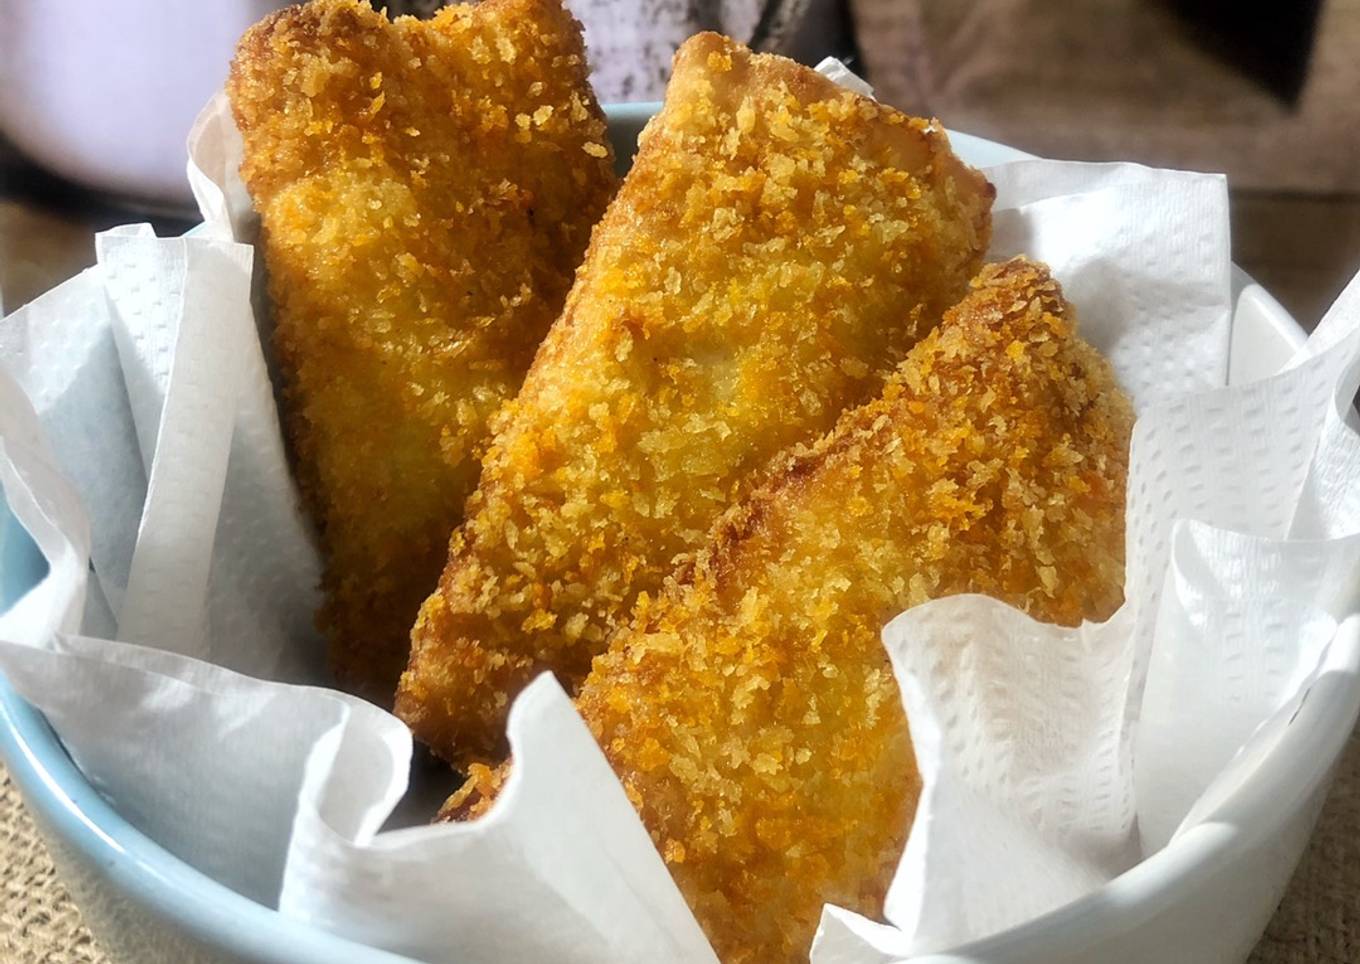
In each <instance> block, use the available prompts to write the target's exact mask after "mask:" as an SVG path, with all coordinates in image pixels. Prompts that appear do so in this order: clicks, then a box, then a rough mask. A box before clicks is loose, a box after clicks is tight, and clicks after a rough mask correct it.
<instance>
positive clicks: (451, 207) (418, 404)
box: [228, 0, 616, 702]
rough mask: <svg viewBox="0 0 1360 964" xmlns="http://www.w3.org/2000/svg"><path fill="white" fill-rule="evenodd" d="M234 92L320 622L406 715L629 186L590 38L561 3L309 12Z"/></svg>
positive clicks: (285, 24) (295, 14)
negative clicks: (595, 242)
mask: <svg viewBox="0 0 1360 964" xmlns="http://www.w3.org/2000/svg"><path fill="white" fill-rule="evenodd" d="M228 91H229V93H230V96H231V102H232V107H233V110H234V112H235V115H236V122H237V125H238V126H239V127H240V129H241V132H242V135H243V137H244V141H245V160H244V163H243V164H242V166H241V173H242V176H243V178H244V179H245V182H246V184H247V186H248V187H249V189H250V193H251V196H252V198H253V199H254V203H255V207H256V208H257V210H258V211H259V212H260V215H261V220H262V223H263V248H264V255H265V262H266V265H267V268H268V273H269V293H270V296H271V299H272V302H273V307H274V316H275V319H276V322H277V327H276V330H275V334H274V347H275V349H276V352H277V356H278V361H279V365H280V367H281V369H282V374H283V380H284V386H285V395H286V402H287V405H286V412H285V418H286V423H287V427H288V432H289V437H290V441H291V443H292V445H293V448H294V450H295V455H296V461H297V474H298V477H299V479H300V481H301V484H302V487H303V491H304V494H305V496H306V498H307V501H308V503H309V505H310V507H311V509H312V510H313V514H314V516H315V518H316V519H317V521H318V524H319V527H320V530H321V539H322V548H323V553H324V556H325V566H326V568H325V577H324V589H325V597H326V598H325V604H324V606H323V608H322V611H321V613H320V615H319V622H320V624H321V625H322V627H323V629H324V630H325V631H326V633H327V635H328V637H329V639H330V643H331V656H332V663H333V665H334V668H335V671H336V673H337V675H338V676H339V677H340V679H341V681H342V682H343V683H344V684H345V685H347V686H348V687H350V688H352V689H355V690H358V691H360V692H363V693H365V694H366V695H368V696H370V697H371V698H373V699H375V700H378V701H381V702H388V701H390V699H391V694H392V691H393V689H394V688H395V686H396V681H397V677H398V676H399V675H400V672H401V669H402V667H403V666H404V665H405V661H406V654H407V648H408V645H409V631H410V626H411V623H412V622H413V621H414V620H415V617H416V613H417V610H418V609H419V606H420V601H421V599H423V598H424V597H425V595H427V594H428V593H429V591H430V588H431V587H432V586H434V585H435V584H436V582H437V580H438V577H439V571H440V568H441V567H442V565H443V563H444V561H445V559H446V557H447V546H448V537H449V533H450V532H452V530H453V529H454V527H455V526H456V525H457V524H458V523H459V522H460V521H461V518H462V507H463V503H464V501H465V500H466V497H467V495H468V494H469V493H470V492H471V490H472V488H473V486H474V485H475V483H476V479H477V473H478V457H479V455H480V451H479V450H480V448H482V447H483V445H484V440H485V437H486V435H487V427H486V422H487V418H488V416H489V415H490V414H491V412H493V411H494V410H495V409H496V408H497V407H498V406H499V405H500V404H501V403H502V402H504V401H505V400H506V399H508V398H510V397H512V396H513V395H514V394H515V392H516V391H517V390H518V389H519V385H520V382H521V379H522V377H523V374H524V372H525V370H526V369H527V368H528V366H529V362H530V360H531V359H532V357H533V353H534V351H535V349H536V348H537V346H538V344H539V342H540V341H541V339H542V337H543V335H544V333H545V332H546V331H547V330H548V327H549V326H550V325H551V323H552V321H553V319H554V318H556V316H557V314H558V313H559V311H560V310H561V308H562V304H563V301H564V300H565V297H566V293H567V290H568V288H569V286H570V283H571V279H572V276H573V273H574V271H575V268H576V266H577V264H578V263H579V262H580V260H581V258H582V256H583V255H584V252H585V248H586V245H587V242H588V240H589V236H590V231H591V227H592V225H593V224H594V223H595V222H596V221H597V220H598V219H599V217H600V215H601V213H602V212H603V211H604V208H605V206H606V204H607V203H608V200H609V197H610V196H611V194H612V192H613V190H614V188H615V184H616V181H615V176H614V174H613V168H612V157H611V153H610V150H609V146H608V144H609V142H608V140H607V138H606V134H605V125H604V119H603V116H602V114H601V112H600V109H599V107H598V105H597V104H596V103H595V100H594V97H593V95H592V93H591V91H590V87H589V85H588V83H587V80H586V62H585V52H584V47H583V45H582V40H581V31H580V26H579V25H578V24H577V23H576V22H575V21H574V20H573V19H572V18H571V16H570V15H569V14H568V13H567V12H566V11H565V9H564V8H563V7H562V5H561V3H560V2H557V0H487V2H484V3H482V4H479V5H478V6H476V7H470V6H462V5H459V6H454V7H449V8H447V9H445V10H443V11H441V12H440V13H439V14H438V16H436V17H435V18H434V19H433V20H431V21H428V22H422V21H418V20H415V19H412V18H409V17H402V18H399V19H397V20H396V21H395V22H389V21H388V20H387V18H386V17H385V16H384V15H382V14H379V13H377V12H375V11H374V10H373V9H372V8H371V7H369V6H368V5H367V4H365V3H362V2H359V0H313V2H311V3H308V4H306V5H304V6H297V7H290V8H287V9H285V10H281V11H279V12H278V13H276V14H274V15H272V16H270V17H268V18H266V19H265V20H263V21H261V22H260V23H258V24H256V25H255V26H254V27H253V28H251V30H250V31H248V32H247V33H246V35H245V36H244V37H243V38H242V39H241V42H240V46H239V47H238V49H237V55H236V59H235V62H234V63H233V65H232V70H231V77H230V80H229V82H228Z"/></svg>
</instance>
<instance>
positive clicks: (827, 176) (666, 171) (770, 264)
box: [397, 34, 993, 762]
mask: <svg viewBox="0 0 1360 964" xmlns="http://www.w3.org/2000/svg"><path fill="white" fill-rule="evenodd" d="M992 196H993V190H992V188H991V185H990V184H988V183H987V181H986V180H985V179H984V178H983V177H982V176H981V175H980V174H978V173H977V172H976V171H974V170H972V169H971V168H968V167H966V166H965V165H963V164H962V163H961V162H960V161H959V160H958V159H957V158H956V157H955V156H954V155H953V154H952V152H951V151H950V149H949V143H948V140H947V139H946V136H945V134H944V132H943V131H942V130H941V129H940V128H939V126H938V125H936V124H933V123H931V122H927V121H924V120H919V119H914V118H909V117H906V116H905V115H903V114H900V113H898V112H897V111H895V110H893V109H891V108H888V107H884V106H882V105H879V104H877V103H875V102H874V101H872V100H869V99H867V98H864V97H861V96H859V95H857V94H853V93H850V92H848V91H846V90H844V89H843V88H840V87H838V86H837V85H835V84H833V83H831V82H830V81H828V80H826V79H825V78H824V77H822V76H820V75H818V74H816V73H815V72H813V71H811V70H808V69H807V68H804V67H799V66H798V65H796V64H794V63H793V62H791V61H788V60H784V59H782V58H779V57H774V56H768V55H752V54H751V53H750V52H749V51H748V50H746V49H745V48H744V47H741V46H740V45H738V44H736V43H733V42H732V41H729V40H726V39H724V38H722V37H718V36H716V35H713V34H701V35H699V36H698V37H696V38H694V39H692V40H690V41H689V42H687V43H686V44H685V45H684V46H683V47H682V48H681V50H680V52H679V54H678V55H677V57H676V62H675V71H674V75H673V79H672V80H671V84H670V88H669V90H668V91H667V97H666V104H665V107H664V109H663V110H662V111H661V113H660V114H659V115H658V116H657V117H655V118H654V119H653V120H652V121H651V123H650V124H649V125H648V127H647V129H646V132H645V134H644V137H643V142H642V147H641V150H640V153H639V154H638V157H637V159H636V161H635V163H634V165H633V168H632V171H631V172H630V173H629V175H628V177H627V179H626V180H625V182H624V185H623V187H622V189H621V190H620V193H619V195H618V197H617V198H616V200H615V202H614V203H613V204H612V205H611V206H610V208H609V211H608V212H607V214H606V215H605V218H604V220H603V222H602V223H601V224H600V226H599V227H598V228H597V230H596V232H595V236H594V239H593V240H592V242H591V249H590V252H589V254H588V255H587V258H586V262H585V264H584V265H583V266H582V268H581V271H580V274H579V276H578V278H577V281H576V285H575V287H574V288H573V290H572V293H571V295H570V296H569V298H568V300H567V307H566V310H565V313H564V315H563V317H562V318H561V319H560V320H559V321H558V323H557V324H556V325H555V326H554V327H553V329H552V331H551V332H550V333H549V335H548V337H547V339H546V341H545V342H544V344H543V347H542V348H541V349H540V351H539V353H538V356H537V358H536V359H535V361H534V365H533V368H532V370H531V371H530V374H529V375H528V377H527V378H526V380H525V384H524V389H523V391H522V392H521V393H520V395H519V397H518V398H517V399H516V400H515V401H514V402H513V403H512V404H511V405H509V406H507V408H506V409H505V410H504V412H503V413H502V415H500V416H498V418H497V425H498V431H497V434H496V437H495V441H494V443H493V445H492V448H491V450H490V451H489V453H488V456H487V459H486V463H485V466H484V468H483V474H482V480H481V483H480V486H479V488H478V491H477V493H476V494H475V495H474V496H473V497H472V499H471V500H470V501H469V515H468V521H467V523H466V524H465V525H464V527H463V528H462V529H461V530H460V532H459V533H458V534H456V535H455V537H454V539H453V542H452V545H451V549H450V557H449V564H448V567H447V568H446V569H445V571H444V575H443V578H442V579H441V580H440V584H439V590H438V591H437V592H436V593H435V594H434V595H432V596H431V597H430V598H429V600H427V601H426V603H425V605H424V607H423V608H422V610H421V614H420V618H419V621H418V622H417V623H416V626H415V630H414V633H413V635H412V652H411V663H410V666H409V668H408V670H407V672H406V674H405V675H404V677H403V679H402V685H401V689H400V691H399V693H398V698H397V713H398V715H400V716H401V717H402V718H403V719H405V720H406V721H407V722H408V723H409V724H410V725H411V727H412V729H413V730H414V731H415V733H416V735H417V736H418V737H419V738H420V739H421V740H423V741H425V742H426V743H428V744H429V745H430V746H431V748H432V749H433V750H434V751H435V752H436V753H438V754H440V755H442V756H444V757H446V758H448V759H450V760H453V761H455V762H467V761H468V760H469V759H476V758H487V757H489V758H492V759H495V758H496V757H497V755H498V754H499V753H501V751H502V748H503V747H502V744H503V739H504V737H503V726H504V718H505V713H506V710H507V707H508V705H509V702H510V700H511V699H512V698H513V697H514V695H515V694H516V693H517V692H518V691H519V689H520V688H521V687H522V686H523V685H524V684H525V683H526V682H527V681H528V680H529V679H530V678H532V677H533V676H534V675H535V674H536V673H538V672H539V671H541V670H542V669H545V668H549V669H553V670H555V671H556V672H557V673H558V675H559V677H560V678H561V679H562V680H563V682H564V683H565V684H566V685H567V686H569V687H574V686H575V685H576V684H578V683H579V681H580V680H581V678H582V677H583V676H584V675H585V673H586V671H587V670H588V669H589V666H590V660H591V658H592V657H593V656H594V655H595V654H597V653H598V652H600V651H601V650H602V649H603V647H604V640H605V639H606V636H607V634H608V633H609V632H610V631H611V630H612V629H613V628H614V627H615V625H616V623H617V622H618V621H619V620H620V619H621V618H624V617H626V615H627V613H628V611H629V610H630V608H631V606H632V603H633V601H634V600H635V599H636V598H637V596H638V594H639V593H640V592H644V591H655V590H656V589H658V588H659V587H660V586H661V583H662V580H663V579H664V577H665V575H666V574H667V573H668V572H670V571H671V569H672V568H673V566H674V564H675V560H676V557H677V556H678V555H680V554H682V553H684V552H687V551H690V550H693V549H695V548H696V547H697V546H698V545H699V544H700V543H701V541H702V539H703V536H704V533H705V532H706V531H707V530H708V528H709V526H710V525H711V524H712V522H713V520H714V519H715V518H716V517H717V516H718V514H719V513H720V512H721V511H722V510H723V509H724V508H725V507H726V506H727V505H728V504H729V503H730V502H731V500H732V499H733V498H734V497H736V496H738V495H739V494H741V493H742V492H744V491H747V490H749V488H750V487H751V485H750V481H749V479H750V477H751V476H752V473H753V471H754V470H756V469H757V468H758V467H760V466H763V465H764V464H765V463H766V462H767V461H768V459H769V458H770V457H771V456H772V455H774V454H775V453H776V452H778V451H779V450H780V449H781V448H783V447H784V446H786V445H789V444H791V443H793V442H795V441H798V440H800V439H811V438H814V437H816V435H817V434H819V433H821V432H823V431H825V430H826V429H828V428H829V427H830V426H831V425H832V424H833V423H834V421H835V418H836V416H837V415H838V414H839V413H840V412H841V411H842V410H844V409H845V408H846V407H847V406H849V405H852V404H857V403H859V402H862V401H864V400H866V399H868V398H871V397H873V395H874V394H875V393H876V392H877V391H878V390H879V389H880V388H881V386H882V384H883V378H884V377H885V375H886V374H887V373H888V372H890V371H891V370H892V367H893V366H894V365H895V364H896V363H897V362H899V361H900V360H901V359H902V358H903V356H904V355H905V353H906V352H907V350H908V349H909V348H910V346H911V345H912V344H913V343H914V342H915V341H916V340H917V338H918V337H919V336H920V335H921V334H923V333H924V332H925V331H926V330H928V329H929V328H930V327H931V326H932V325H933V324H934V322H935V321H936V320H937V319H938V318H939V316H940V315H941V313H942V312H943V311H944V309H945V308H946V307H947V306H948V305H950V304H952V303H953V302H954V301H955V300H957V298H958V296H959V295H960V294H961V292H962V291H963V290H964V288H965V286H966V284H967V279H968V278H969V277H970V276H971V274H972V272H973V271H974V270H976V267H977V265H978V263H979V261H980V259H981V256H982V253H983V251H984V250H985V249H986V246H987V242H988V239H989V233H990V209H991V201H992Z"/></svg>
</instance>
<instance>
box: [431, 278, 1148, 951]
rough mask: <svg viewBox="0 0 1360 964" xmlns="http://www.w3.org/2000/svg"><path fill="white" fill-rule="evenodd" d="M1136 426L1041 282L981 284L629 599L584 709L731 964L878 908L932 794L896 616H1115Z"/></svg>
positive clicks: (461, 807)
mask: <svg viewBox="0 0 1360 964" xmlns="http://www.w3.org/2000/svg"><path fill="white" fill-rule="evenodd" d="M1132 425H1133V415H1132V410H1131V408H1130V405H1129V402H1128V400H1127V399H1126V398H1125V396H1124V395H1123V393H1122V392H1121V391H1120V389H1119V386H1118V385H1117V384H1116V383H1115V380H1114V376H1113V373H1112V372H1111V369H1110V367H1109V365H1108V364H1107V363H1106V361H1105V360H1104V359H1103V358H1101V357H1100V356H1099V355H1098V354H1097V352H1096V351H1095V350H1094V349H1093V348H1091V347H1090V346H1089V345H1087V344H1086V343H1085V342H1083V341H1082V340H1081V339H1080V338H1078V337H1077V336H1076V335H1075V334H1074V333H1073V319H1072V315H1071V310H1070V308H1069V307H1068V305H1067V304H1066V303H1065V302H1064V300H1063V297H1062V293H1061V290H1060V289H1059V287H1058V284H1057V283H1056V282H1055V281H1053V280H1052V279H1050V278H1049V276H1048V272H1047V270H1046V269H1045V268H1044V267H1043V266H1042V265H1038V264H1034V263H1031V262H1028V261H1025V260H1024V259H1019V258H1017V259H1015V260H1012V261H1009V262H1006V263H1005V264H1001V265H990V266H988V267H986V268H985V269H983V271H982V273H981V275H980V276H979V277H978V279H977V280H976V281H975V282H974V291H973V292H972V293H971V294H970V295H969V296H968V297H967V298H966V299H965V300H964V301H963V302H962V303H961V304H960V305H959V306H958V307H956V308H954V309H953V310H952V311H950V312H949V313H948V315H946V317H945V321H944V323H943V324H942V325H941V326H940V328H939V329H938V330H937V331H936V332H934V333H933V334H931V335H930V336H929V337H928V338H926V339H925V340H924V341H923V342H921V343H920V344H919V345H917V346H916V348H915V349H913V351H912V352H911V355H910V356H909V357H908V359H907V361H906V363H905V364H904V365H903V366H902V368H901V369H900V370H899V371H898V372H897V373H896V375H895V376H894V377H893V379H892V380H891V381H890V382H889V383H888V385H887V386H886V387H885V389H884V391H883V394H882V396H881V397H880V398H879V399H877V400H876V401H873V402H871V403H870V404H867V405H865V406H863V407H861V408H858V409H856V410H854V411H851V412H849V413H847V414H846V415H845V416H844V417H843V418H842V419H841V420H840V422H839V423H838V424H837V426H836V428H835V430H834V431H833V432H832V433H831V434H830V435H828V436H827V437H826V438H825V439H823V440H822V441H820V442H819V443H817V444H816V445H815V446H814V447H813V448H811V449H810V450H805V451H803V452H800V453H796V454H794V455H792V456H791V457H789V458H787V459H786V460H782V463H781V465H782V470H781V472H780V474H779V475H778V476H777V477H776V478H775V479H774V480H773V481H772V482H771V483H770V484H769V485H768V486H766V487H764V488H762V489H761V490H760V491H758V492H756V493H755V494H753V495H752V496H751V497H750V498H748V499H746V500H745V501H743V502H742V503H740V504H738V505H737V506H735V507H734V508H733V509H732V510H731V511H730V512H729V513H727V514H726V515H725V516H724V517H723V519H722V521H721V522H720V524H719V525H717V526H716V527H715V529H714V534H713V538H712V541H711V543H710V545H709V546H708V548H707V549H706V550H705V551H704V552H702V553H701V554H700V555H699V556H698V560H697V563H696V564H695V565H694V566H693V567H692V568H690V569H689V570H688V571H686V572H683V573H682V574H681V575H680V576H679V577H678V578H677V579H676V580H675V581H672V582H671V583H670V584H668V586H667V588H666V591H665V593H664V594H663V595H662V596H660V598H659V599H656V600H651V599H648V598H643V599H641V600H640V601H639V603H638V608H637V612H636V615H635V620H634V623H633V625H632V627H631V628H629V629H627V630H623V631H620V632H619V633H618V634H616V635H615V637H614V639H613V640H612V642H611V644H610V647H609V650H608V652H607V653H606V654H605V655H603V656H601V657H600V658H598V659H597V660H596V661H595V665H594V668H593V669H592V670H591V673H590V675H589V677H588V678H587V679H586V682H585V685H584V687H583V688H582V690H581V694H580V698H579V700H578V705H579V707H580V710H581V714H582V716H584V717H585V719H586V722H587V723H588V724H589V725H590V727H591V729H592V731H593V732H594V733H595V735H596V738H597V739H598V740H599V741H600V745H601V747H603V748H604V751H605V753H606V755H607V756H608V757H609V760H610V762H611V763H612V764H613V766H614V769H615V771H616V772H617V773H618V775H619V778H620V779H621V781H622V783H623V786H624V788H625V789H626V791H627V793H628V796H629V798H630V799H631V800H632V801H633V803H634V805H635V806H636V807H637V808H638V810H639V812H640V814H641V816H642V819H643V822H644V823H645V824H646V826H647V827H648V829H649V830H650V831H651V834H652V838H653V839H654V840H655V841H656V845H657V848H658V849H659V850H660V852H661V854H662V855H663V857H664V858H665V860H666V863H667V864H668V865H669V867H670V869H671V872H672V873H673V874H674V876H675V879H676V882H677V883H678V884H679V886H680V889H681V890H682V891H683V892H684V894H685V896H686V898H687V899H688V901H689V903H690V906H691V907H692V908H693V909H694V912H695V915H696V916H697V917H698V919H699V922H700V923H701V924H702V925H703V927H704V930H705V931H706V933H707V934H708V936H709V937H710V938H711V940H712V941H713V944H714V946H715V948H716V949H717V951H718V954H719V956H720V957H722V958H723V959H724V960H726V961H741V960H767V961H778V960H794V959H795V958H797V959H805V955H806V952H807V948H808V944H809V942H810V940H811V938H812V935H813V933H814V932H815V930H816V927H817V922H818V918H819V916H820V913H821V908H822V905H823V904H824V903H825V902H828V901H831V902H835V903H837V904H840V905H842V906H844V907H848V908H851V909H853V910H856V911H859V912H861V913H864V914H868V915H870V916H876V915H877V914H878V913H879V912H880V910H881V907H882V900H883V895H884V893H885V892H886V889H887V886H888V883H889V881H890V879H891V876H892V873H893V870H894V868H895V867H896V865H897V861H898V859H899V856H900V854H901V851H902V847H903V845H904V844H905V841H906V835H907V831H908V829H909V828H910V826H911V820H912V815H913V813H914V811H915V807H916V800H917V796H918V794H919V791H920V780H919V776H918V774H917V771H916V768H915V763H914V758H913V755H912V749H911V744H910V741H909V737H908V732H907V725H906V719H905V717H904V714H903V710H902V704H901V700H900V697H899V694H898V690H897V685H896V683H895V681H894V678H893V675H892V670H891V668H890V665H889V662H888V658H887V654H886V652H885V650H884V647H883V644H882V642H881V641H880V631H881V629H882V627H883V625H884V624H885V623H886V622H887V621H888V620H889V619H890V618H891V617H893V616H894V615H896V614H897V613H898V612H900V611H901V610H903V609H905V608H907V607H909V606H914V605H916V604H918V603H921V602H924V601H925V600H927V599H933V598H937V597H940V596H947V595H950V594H954V593H963V592H981V593H987V594H989V595H991V596H994V597H996V598H998V599H1001V600H1004V601H1005V602H1007V603H1010V604H1012V605H1014V606H1017V607H1019V608H1021V609H1023V610H1025V611H1026V612H1028V613H1029V614H1030V615H1032V616H1034V617H1036V618H1038V619H1041V620H1045V621H1048V622H1054V623H1060V624H1064V625H1075V624H1077V623H1079V622H1080V621H1081V620H1082V619H1095V620H1098V619H1104V618H1106V617H1108V616H1109V615H1111V614H1112V613H1113V612H1114V610H1115V609H1116V608H1118V606H1119V604H1120V602H1121V601H1122V598H1123V592H1122V586H1123V577H1124V486H1125V480H1126V476H1127V471H1128V448H1129V438H1130V434H1131V431H1132ZM503 777H504V769H503V768H502V770H499V771H491V770H488V769H486V768H479V769H478V771H477V772H476V773H475V774H474V775H473V779H472V780H470V781H469V783H468V784H467V785H465V787H464V788H463V789H462V790H461V791H459V793H458V794H456V795H455V796H454V797H453V798H451V799H450V801H449V803H448V805H447V806H446V811H447V812H448V813H449V814H452V815H455V816H456V815H459V814H462V813H466V812H468V811H469V810H471V811H473V812H478V813H479V812H481V811H483V810H485V809H486V807H487V803H486V801H487V799H488V798H490V797H492V796H494V794H495V792H496V791H497V789H498V787H499V784H500V782H501V780H502V779H503Z"/></svg>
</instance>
